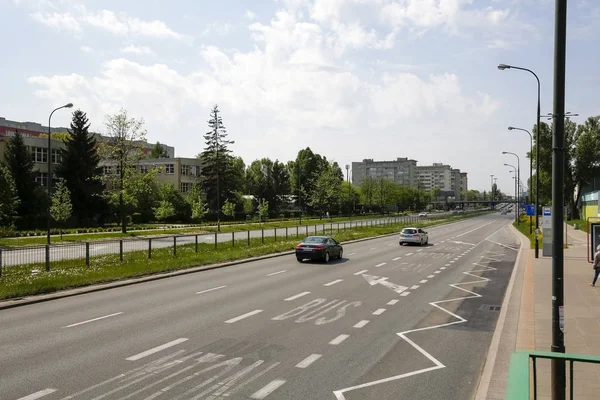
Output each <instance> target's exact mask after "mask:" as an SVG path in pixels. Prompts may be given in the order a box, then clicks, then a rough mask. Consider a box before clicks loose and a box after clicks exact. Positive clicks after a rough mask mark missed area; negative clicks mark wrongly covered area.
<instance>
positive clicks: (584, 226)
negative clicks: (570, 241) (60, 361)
mask: <svg viewBox="0 0 600 400" xmlns="http://www.w3.org/2000/svg"><path fill="white" fill-rule="evenodd" d="M567 224H569V225H571V226H575V225H577V227H578V228H579V229H581V230H582V231H584V232H589V227H588V224H587V221H586V220H585V219H573V220H571V221H567Z"/></svg>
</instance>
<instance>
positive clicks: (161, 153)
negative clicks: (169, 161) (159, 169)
mask: <svg viewBox="0 0 600 400" xmlns="http://www.w3.org/2000/svg"><path fill="white" fill-rule="evenodd" d="M150 158H169V154H168V153H167V149H165V148H164V147H162V145H161V144H160V142H156V144H155V145H154V147H153V148H152V151H151V152H150Z"/></svg>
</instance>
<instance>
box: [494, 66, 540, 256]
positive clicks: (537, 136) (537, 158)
mask: <svg viewBox="0 0 600 400" xmlns="http://www.w3.org/2000/svg"><path fill="white" fill-rule="evenodd" d="M498 69H499V70H501V71H504V70H505V69H518V70H520V71H526V72H529V73H530V74H532V75H533V76H534V77H535V79H536V81H537V112H536V121H537V122H536V127H537V128H536V133H535V142H536V143H537V145H536V149H535V169H536V174H535V258H539V256H540V244H539V238H538V236H539V228H540V224H539V221H538V220H539V218H538V207H539V206H540V173H539V165H540V78H538V76H537V75H536V74H535V72H533V71H532V70H530V69H527V68H521V67H516V66H514V65H507V64H499V65H498Z"/></svg>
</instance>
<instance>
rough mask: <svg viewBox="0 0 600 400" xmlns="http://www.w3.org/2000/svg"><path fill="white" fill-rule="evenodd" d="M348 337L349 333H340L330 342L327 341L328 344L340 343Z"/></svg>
mask: <svg viewBox="0 0 600 400" xmlns="http://www.w3.org/2000/svg"><path fill="white" fill-rule="evenodd" d="M349 337H350V335H340V336H338V337H336V338H335V339H333V340H332V341H331V342H329V344H333V345H338V344H340V343H342V342H343V341H344V340H346V339H348V338H349Z"/></svg>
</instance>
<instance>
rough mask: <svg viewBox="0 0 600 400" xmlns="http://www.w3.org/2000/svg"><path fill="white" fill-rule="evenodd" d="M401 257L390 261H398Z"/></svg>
mask: <svg viewBox="0 0 600 400" xmlns="http://www.w3.org/2000/svg"><path fill="white" fill-rule="evenodd" d="M401 258H402V257H396V258H392V261H398V260H400V259H401Z"/></svg>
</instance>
